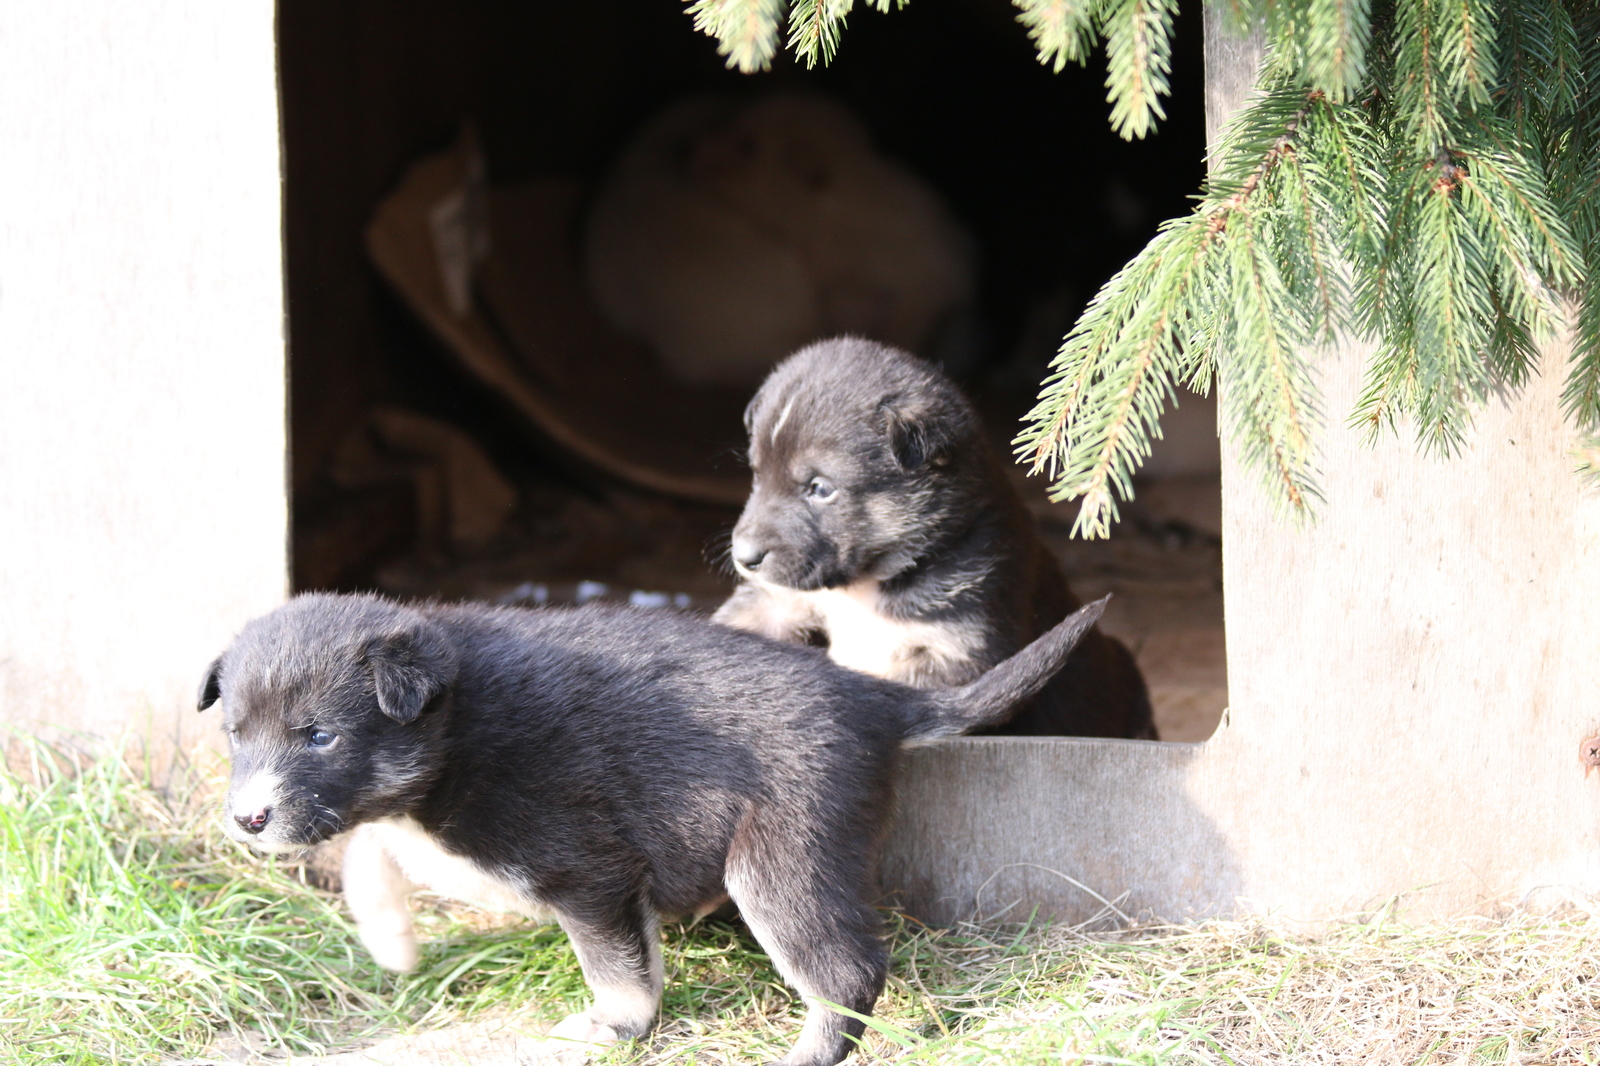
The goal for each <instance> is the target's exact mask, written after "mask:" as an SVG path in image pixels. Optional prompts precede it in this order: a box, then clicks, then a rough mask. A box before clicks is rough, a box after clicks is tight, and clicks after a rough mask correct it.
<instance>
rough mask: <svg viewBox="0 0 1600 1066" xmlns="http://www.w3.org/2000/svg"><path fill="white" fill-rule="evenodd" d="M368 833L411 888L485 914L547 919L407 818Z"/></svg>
mask: <svg viewBox="0 0 1600 1066" xmlns="http://www.w3.org/2000/svg"><path fill="white" fill-rule="evenodd" d="M369 831H370V832H371V833H372V834H373V835H374V836H375V837H376V838H377V840H378V842H379V843H380V844H381V845H382V847H383V850H384V851H386V852H388V853H389V856H390V857H391V858H393V859H394V862H395V865H396V866H398V867H400V869H401V871H402V872H403V873H404V874H405V875H406V879H407V880H409V881H411V882H412V883H413V884H415V885H419V886H421V887H423V888H427V889H430V890H432V891H434V892H437V893H438V894H439V895H441V896H447V897H449V898H450V899H455V900H460V901H461V902H463V903H470V904H472V905H473V906H475V907H479V908H481V909H483V910H487V911H497V912H499V913H501V914H520V915H522V916H523V917H526V918H543V917H547V916H548V913H549V912H548V911H546V910H545V909H544V908H542V907H540V906H539V904H538V903H537V902H536V901H534V900H533V899H531V898H529V896H528V895H527V894H525V893H524V892H522V891H521V890H520V889H519V888H518V886H516V885H514V884H512V883H511V882H509V881H507V880H505V879H503V878H501V877H497V876H496V875H495V874H493V873H492V872H490V871H488V870H485V869H484V868H483V867H481V866H479V865H478V864H477V863H475V862H473V861H472V860H471V859H467V858H463V857H462V856H460V855H452V854H450V853H449V852H448V851H445V850H444V849H443V848H442V847H440V846H439V844H438V843H437V842H436V841H435V840H434V839H433V837H432V836H431V835H430V834H429V833H428V831H427V830H426V829H423V828H422V826H420V825H418V824H417V823H416V822H415V821H413V820H412V819H410V818H388V819H384V820H383V821H379V822H373V823H370V826H369Z"/></svg>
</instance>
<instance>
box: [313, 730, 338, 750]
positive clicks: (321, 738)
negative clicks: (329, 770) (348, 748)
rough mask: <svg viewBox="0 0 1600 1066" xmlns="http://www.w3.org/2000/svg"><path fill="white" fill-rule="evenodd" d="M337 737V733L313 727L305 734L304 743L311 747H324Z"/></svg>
mask: <svg viewBox="0 0 1600 1066" xmlns="http://www.w3.org/2000/svg"><path fill="white" fill-rule="evenodd" d="M338 739H339V734H337V733H330V732H329V731H328V730H326V729H313V730H312V731H311V732H310V733H307V734H306V743H307V744H308V745H310V746H311V747H313V748H325V747H327V746H328V745H329V744H332V743H333V742H334V741H336V740H338Z"/></svg>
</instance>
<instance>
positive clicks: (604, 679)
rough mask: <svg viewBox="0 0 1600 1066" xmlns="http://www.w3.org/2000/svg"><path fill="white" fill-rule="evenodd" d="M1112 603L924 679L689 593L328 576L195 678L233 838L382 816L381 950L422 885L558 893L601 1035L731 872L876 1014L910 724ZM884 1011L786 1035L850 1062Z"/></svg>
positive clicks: (573, 1024) (375, 899)
mask: <svg viewBox="0 0 1600 1066" xmlns="http://www.w3.org/2000/svg"><path fill="white" fill-rule="evenodd" d="M1102 609H1103V604H1102V603H1096V604H1092V605H1090V606H1089V607H1087V608H1085V609H1083V610H1082V611H1080V612H1078V613H1077V614H1076V615H1074V616H1073V617H1072V618H1070V619H1068V620H1067V621H1065V622H1063V623H1062V624H1061V625H1059V626H1057V627H1056V628H1054V629H1052V630H1051V631H1050V632H1049V633H1047V634H1045V635H1044V636H1043V637H1042V638H1040V639H1039V640H1038V641H1036V642H1035V643H1033V644H1032V645H1030V646H1028V647H1027V648H1025V649H1024V650H1022V651H1021V652H1019V653H1018V654H1017V655H1015V656H1014V657H1012V658H1011V659H1009V660H1007V661H1005V662H1003V663H1001V664H1000V665H998V666H996V667H995V668H994V669H993V670H990V671H989V672H988V673H986V674H984V675H982V676H981V677H978V678H977V679H976V680H975V681H973V682H972V683H971V684H969V685H967V686H965V687H963V688H958V689H950V690H941V691H919V690H915V689H910V688H907V687H905V686H902V685H897V684H894V683H892V682H889V681H884V680H880V679H878V678H873V677H868V676H866V675H864V674H859V673H856V672H853V671H849V670H843V669H840V668H839V667H837V666H834V665H833V664H832V663H830V662H829V661H828V660H827V657H826V656H824V655H823V654H821V653H820V652H818V651H817V650H815V649H813V648H806V647H801V646H798V645H792V644H780V643H776V642H772V641H768V640H766V639H764V638H762V637H759V636H756V635H754V634H749V633H739V632H736V631H734V630H731V629H727V628H725V627H723V626H718V625H713V624H712V623H710V622H709V621H705V620H702V619H697V618H692V617H688V616H683V615H677V614H671V613H667V612H652V611H642V610H630V609H626V608H611V607H600V606H596V605H591V606H588V607H583V608H578V609H575V610H574V609H556V608H550V609H544V610H522V609H517V608H505V607H501V608H492V607H487V606H476V605H454V606H446V605H437V604H432V605H425V606H418V607H405V606H401V605H399V604H396V603H392V602H390V601H388V600H384V599H380V598H378V597H374V596H335V595H320V594H319V595H307V596H301V597H299V598H297V599H295V600H292V601H290V602H289V603H288V604H287V605H285V606H284V607H281V608H279V609H278V610H276V611H274V612H272V613H271V614H268V615H266V616H265V617H263V618H260V619H258V620H256V621H254V622H251V623H250V624H249V625H247V626H246V627H245V628H244V630H243V631H242V632H241V633H240V634H239V636H238V637H237V638H236V639H235V640H234V642H233V644H232V645H231V646H230V647H229V648H228V650H227V651H225V652H224V653H223V654H222V655H221V656H220V657H219V658H218V659H217V660H216V661H215V662H213V663H212V664H211V667H210V669H209V670H208V671H207V673H206V676H205V679H204V681H203V682H202V684H201V687H200V700H199V705H200V709H201V710H204V709H206V708H207V707H209V706H211V705H212V704H214V703H217V702H219V701H220V702H221V704H222V710H223V728H224V730H225V731H226V733H227V736H228V741H229V746H230V750H231V753H232V761H233V769H232V783H231V785H230V788H229V791H228V799H227V811H226V814H225V816H224V825H225V826H226V828H227V830H228V832H229V833H230V834H231V835H232V836H233V837H234V838H235V839H237V840H241V841H243V842H245V843H247V844H250V845H252V846H254V847H256V848H259V849H262V850H264V851H286V850H293V849H298V848H303V847H306V846H308V845H311V844H315V843H317V842H318V841H321V840H324V839H326V838H328V837H330V836H332V835H333V834H335V833H338V832H340V831H342V830H345V829H350V828H355V827H360V828H358V829H357V832H356V835H355V837H354V838H353V839H352V840H351V842H350V846H349V850H348V852H347V855H346V859H345V897H346V899H347V901H348V902H349V904H350V909H351V911H352V912H353V914H354V916H355V919H356V924H357V928H358V929H359V931H360V934H361V938H362V940H363V942H364V943H365V944H366V945H367V947H368V949H369V950H370V951H371V952H372V954H373V956H374V958H375V959H376V960H377V961H378V962H379V963H380V964H381V965H383V966H386V967H389V968H391V969H397V970H406V969H409V968H411V967H412V966H413V965H415V962H416V946H415V942H414V939H413V936H412V929H411V921H410V918H409V917H408V915H407V911H406V905H405V896H406V894H407V893H408V892H409V891H410V889H411V888H412V887H413V886H414V885H424V886H428V887H430V888H433V889H435V890H437V891H439V892H440V893H442V894H445V895H449V896H453V897H457V898H460V899H464V900H467V901H470V902H477V903H481V904H484V905H487V906H490V907H493V908H497V909H501V910H505V911H510V912H514V913H519V914H525V915H529V916H539V915H550V916H553V917H554V918H555V920H556V921H558V922H560V923H561V926H562V928H563V929H565V930H566V931H567V934H568V936H569V937H570V938H571V940H572V946H573V949H574V950H575V952H576V953H577V956H578V961H579V963H580V964H581V965H582V967H583V973H584V978H585V979H586V980H587V982H588V984H589V987H590V989H591V991H592V992H593V993H594V1003H593V1006H591V1007H590V1009H589V1010H587V1011H585V1012H583V1013H581V1014H576V1015H573V1016H571V1017H569V1018H567V1019H565V1020H564V1021H562V1022H561V1023H560V1024H559V1025H557V1026H556V1028H555V1030H554V1031H553V1033H552V1035H553V1036H554V1037H557V1038H565V1039H569V1040H576V1041H584V1042H589V1043H599V1044H606V1043H612V1042H615V1041H617V1040H621V1039H628V1038H632V1037H637V1036H640V1035H642V1034H643V1033H644V1032H645V1031H647V1030H648V1029H649V1028H650V1026H651V1024H652V1023H653V1022H654V1020H655V1015H656V1009H657V1004H658V1003H659V1001H660V996H661V985H662V968H661V953H660V946H659V939H658V932H657V929H658V922H659V920H660V917H661V916H663V915H688V914H696V913H704V912H707V911H709V910H711V909H712V908H714V907H716V906H717V905H719V904H720V903H721V902H723V901H724V900H726V899H729V898H730V897H731V898H732V900H733V902H734V903H736V904H737V905H738V907H739V911H740V913H741V914H742V915H743V917H744V920H745V922H746V923H747V924H748V925H749V927H750V929H751V931H752V932H753V933H754V934H755V935H756V938H757V939H758V940H760V942H761V944H762V946H763V947H764V948H766V950H767V952H768V954H769V955H770V956H771V957H772V961H773V963H774V965H775V966H776V967H777V968H778V971H779V973H781V974H782V975H783V977H784V978H785V980H787V981H788V982H789V983H790V984H792V985H793V986H794V987H795V988H797V989H798V990H799V991H800V992H801V994H802V995H804V996H806V997H808V998H809V999H811V1000H813V1001H816V1000H823V1001H826V1002H828V1003H834V1004H839V1005H842V1006H844V1007H847V1008H849V1009H851V1010H854V1011H856V1012H858V1013H860V1014H867V1013H870V1012H871V1010H872V1007H873V1004H874V1003H875V1002H876V1001H877V998H878V994H879V992H880V991H881V990H882V987H883V980H884V974H885V969H886V952H885V950H884V946H883V944H882V941H881V929H880V922H879V919H878V915H877V912H876V911H874V910H873V908H872V906H871V901H872V900H873V898H874V888H875V886H874V884H873V880H874V865H875V861H876V856H877V852H878V844H879V841H880V838H881V837H882V834H883V830H884V822H885V818H886V816H887V812H888V809H889V804H890V793H891V789H892V785H893V782H894V774H895V769H896V765H897V762H898V753H899V750H900V747H901V745H903V744H907V743H912V742H917V741H924V740H928V739H931V738H935V737H942V736H950V735H952V734H956V733H961V732H964V731H966V730H969V729H971V728H973V727H978V726H983V725H987V724H989V723H991V722H995V721H998V720H1000V719H1002V718H1004V717H1005V716H1006V715H1007V714H1008V713H1010V711H1011V709H1012V708H1013V707H1014V706H1015V705H1016V704H1017V703H1018V702H1020V701H1022V700H1024V699H1027V698H1028V697H1029V696H1031V695H1032V694H1033V693H1035V692H1036V691H1038V689H1039V687H1040V686H1041V685H1043V684H1044V682H1045V681H1046V680H1047V679H1048V678H1049V677H1050V675H1051V674H1052V673H1053V672H1054V671H1055V670H1056V669H1057V668H1059V667H1060V665H1061V664H1062V662H1064V661H1065V659H1066V657H1067V655H1068V654H1069V653H1070V652H1071V650H1072V647H1073V646H1074V645H1075V644H1076V643H1077V641H1078V640H1079V638H1081V637H1082V636H1083V634H1084V633H1085V632H1086V631H1087V630H1088V629H1089V628H1090V627H1091V626H1092V625H1093V624H1094V621H1095V619H1096V618H1098V617H1099V614H1100V611H1101V610H1102ZM862 1028H863V1026H862V1023H861V1022H859V1021H857V1020H855V1019H851V1018H847V1017H845V1016H844V1015H841V1014H838V1013H836V1012H834V1011H833V1010H831V1009H829V1008H827V1007H825V1006H823V1005H822V1004H820V1003H817V1002H813V1003H812V1005H811V1007H810V1010H809V1012H808V1014H807V1015H806V1022H805V1027H804V1030H803V1031H802V1033H801V1036H800V1039H799V1042H798V1043H797V1044H796V1045H795V1047H794V1050H793V1051H791V1052H790V1054H789V1055H788V1056H787V1057H786V1058H784V1059H783V1060H782V1061H783V1062H784V1063H786V1064H790V1066H829V1064H832V1063H835V1062H838V1061H839V1060H840V1059H842V1058H844V1056H845V1055H846V1054H847V1053H848V1052H849V1051H850V1049H851V1046H852V1045H851V1039H852V1038H854V1037H858V1036H859V1035H860V1034H861V1032H862Z"/></svg>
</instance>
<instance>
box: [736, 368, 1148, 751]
mask: <svg viewBox="0 0 1600 1066" xmlns="http://www.w3.org/2000/svg"><path fill="white" fill-rule="evenodd" d="M745 428H746V429H748V430H749V432H750V450H749V455H750V468H751V471H752V473H753V474H754V482H753V485H752V488H751V492H750V499H749V501H748V502H747V503H746V504H745V507H744V513H743V514H742V515H740V517H739V523H738V525H737V526H735V527H734V531H733V545H732V557H733V565H734V569H735V570H736V571H737V572H738V574H739V576H740V577H741V578H743V584H741V585H740V586H739V588H738V589H736V590H735V591H734V593H733V595H732V596H730V597H729V598H728V601H727V602H726V603H724V604H723V605H722V607H721V608H719V609H718V611H717V613H716V615H715V619H716V620H717V621H719V622H722V623H724V624H727V625H730V626H734V627H736V628H739V629H747V630H751V631H752V632H756V633H761V634H763V635H765V636H769V637H773V638H774V639H777V640H784V641H793V642H800V643H815V644H822V645H825V646H826V647H827V648H828V654H829V656H830V657H831V658H832V659H833V661H834V662H836V663H839V664H840V665H841V666H848V667H851V668H853V669H856V670H860V671H863V672H865V673H868V674H873V675H875V676H877V677H886V678H889V679H891V680H894V681H901V682H904V683H906V684H908V685H915V686H917V687H919V688H942V687H947V686H951V685H962V684H965V683H967V682H969V681H971V680H972V679H973V678H975V677H977V676H978V675H980V674H981V673H983V671H984V670H987V669H988V668H989V667H991V666H993V665H994V664H995V663H997V662H999V661H1000V660H1002V659H1004V658H1005V657H1006V656H1008V655H1010V654H1012V653H1013V652H1015V651H1016V650H1017V649H1018V648H1020V647H1022V646H1023V645H1025V644H1027V643H1028V642H1029V641H1031V640H1033V639H1034V638H1035V637H1037V636H1038V635H1039V634H1040V633H1043V632H1044V631H1046V630H1047V629H1049V628H1050V627H1051V626H1052V625H1054V624H1056V623H1057V622H1059V621H1060V620H1061V619H1063V618H1065V617H1066V616H1067V615H1068V614H1070V613H1071V612H1072V611H1074V610H1075V609H1076V608H1077V606H1078V602H1077V600H1076V599H1075V598H1074V597H1073V595H1072V591H1071V590H1070V589H1069V588H1068V587H1067V583H1066V581H1065V580H1064V579H1063V578H1062V576H1061V571H1060V570H1059V569H1058V568H1057V566H1056V561H1055V559H1054V558H1053V557H1052V556H1051V554H1050V551H1049V549H1048V548H1046V547H1045V546H1044V544H1043V542H1042V541H1041V540H1040V539H1039V536H1038V534H1037V533H1036V532H1035V531H1034V528H1033V520H1032V517H1031V516H1030V515H1029V514H1028V510H1027V507H1026V506H1025V505H1024V504H1023V502H1022V499H1021V498H1020V497H1019V496H1018V495H1017V493H1016V491H1015V490H1014V489H1013V488H1012V487H1011V483H1010V482H1009V481H1008V480H1007V478H1006V472H1005V469H1004V468H1003V467H1002V465H1001V460H1000V458H999V457H998V456H996V455H995V454H994V452H993V450H992V449H991V448H990V447H989V446H988V443H987V442H986V441H985V439H984V436H983V434H982V432H981V430H980V427H979V425H978V419H977V416H976V415H975V414H974V413H973V411H972V407H971V405H970V404H968V403H967V401H966V399H965V397H963V396H962V395H961V393H960V391H959V390H958V389H957V388H956V387H955V385H954V383H952V382H951V381H950V380H949V379H948V378H946V377H945V376H944V375H943V374H941V373H940V372H939V371H938V370H936V369H935V368H934V367H932V366H930V365H929V364H927V363H925V362H923V361H922V360H920V359H917V358H916V357H914V356H911V355H908V354H907V353H905V352H901V351H898V350H896V349H893V348H888V347H885V346H883V345H881V344H876V343H874V342H872V341H867V340H860V339H857V338H849V337H847V338H842V339H839V340H831V341H824V342H822V343H820V344H814V345H812V346H810V347H808V348H804V349H801V350H800V351H799V352H798V353H796V354H795V355H793V356H791V357H789V359H787V360H785V361H784V362H783V363H781V364H779V366H778V367H777V368H776V369H774V370H773V371H772V373H771V375H769V376H768V378H767V380H766V382H765V383H764V384H763V385H762V386H761V389H760V391H758V392H757V393H756V395H755V398H754V399H753V400H751V401H750V406H749V408H748V409H747V410H746V412H745ZM993 731H994V732H1000V733H1017V734H1031V735H1053V734H1065V735H1072V736H1090V737H1135V738H1141V739H1148V740H1154V739H1156V730H1155V724H1154V722H1153V721H1152V720H1151V716H1150V699H1149V695H1148V694H1147V693H1146V691H1145V685H1144V678H1143V677H1142V676H1141V675H1140V673H1139V667H1138V665H1137V664H1136V663H1135V662H1134V660H1133V656H1132V655H1130V654H1129V653H1128V649H1127V648H1125V647H1123V646H1122V645H1121V644H1120V643H1118V642H1117V641H1115V640H1113V639H1112V638H1110V637H1107V636H1105V635H1104V634H1103V633H1101V632H1100V631H1099V630H1093V631H1091V632H1090V633H1088V634H1087V635H1086V636H1085V637H1084V639H1083V641H1082V643H1080V644H1079V645H1078V650H1077V651H1076V652H1075V653H1074V654H1073V656H1072V658H1071V659H1069V660H1068V661H1067V665H1066V668H1065V669H1063V670H1062V671H1061V673H1060V674H1059V675H1057V676H1056V678H1055V680H1054V681H1052V682H1051V683H1050V684H1049V685H1048V686H1046V687H1045V689H1044V691H1043V692H1042V693H1040V695H1039V696H1038V698H1037V699H1035V700H1033V701H1032V702H1031V703H1029V704H1028V705H1027V706H1025V707H1023V708H1022V709H1021V710H1019V711H1018V712H1017V714H1016V715H1015V716H1014V717H1013V718H1012V719H1011V720H1010V721H1008V722H1006V723H1005V724H1004V725H1003V726H1000V727H999V728H997V729H995V730H993Z"/></svg>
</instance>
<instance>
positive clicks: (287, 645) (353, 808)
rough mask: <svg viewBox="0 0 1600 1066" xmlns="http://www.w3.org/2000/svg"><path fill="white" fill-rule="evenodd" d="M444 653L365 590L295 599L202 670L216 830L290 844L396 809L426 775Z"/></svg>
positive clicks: (434, 637)
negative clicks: (213, 733)
mask: <svg viewBox="0 0 1600 1066" xmlns="http://www.w3.org/2000/svg"><path fill="white" fill-rule="evenodd" d="M455 673H456V655H455V649H454V648H453V646H452V645H451V644H450V642H449V640H448V639H447V637H446V636H445V635H444V634H443V633H442V632H441V631H440V630H439V629H438V628H437V627H435V626H434V625H433V624H431V623H430V622H429V621H428V620H427V619H426V618H424V617H423V616H422V615H421V614H419V613H418V612H416V611H412V610H408V609H406V608H404V607H400V606H398V605H396V604H392V603H389V602H387V601H385V600H381V599H378V598H377V597H371V596H330V595H308V596H301V597H298V598H296V599H294V600H292V601H290V602H289V603H288V604H286V605H284V606H283V607H280V608H279V609H277V610H276V611H273V612H272V613H271V614H268V615H266V616H265V617H262V618H258V619H256V620H255V621H253V622H251V623H250V624H249V625H247V626H245V628H244V630H243V631H242V632H241V633H240V634H239V636H238V637H237V638H236V639H235V640H234V642H233V644H232V645H230V646H229V648H228V650H227V651H225V652H223V653H222V655H220V656H219V657H218V658H217V659H216V661H215V662H213V663H212V664H211V666H210V668H209V669H208V670H207V671H206V675H205V678H204V680H203V681H202V682H201V683H200V700H199V706H200V709H201V710H202V711H203V710H205V709H206V708H208V707H210V706H211V705H212V704H214V703H218V702H220V703H221V704H222V727H223V730H224V731H225V732H226V733H227V735H228V747H229V752H230V755H231V758H232V762H233V776H232V781H231V784H230V785H229V788H228V800H227V807H226V810H225V811H224V813H223V826H224V828H225V829H226V830H227V832H228V834H229V835H230V836H232V837H233V838H234V839H235V840H240V841H243V842H244V843H246V844H249V845H251V846H252V847H255V848H259V849H260V850H262V851H289V850H293V849H296V848H302V847H306V846H309V845H311V844H315V843H318V842H319V841H321V840H325V839H326V838H328V837H330V836H332V835H333V834H335V833H337V832H339V831H340V830H343V829H346V828H349V827H350V826H353V825H356V824H358V823H360V822H364V821H369V820H371V819H374V818H381V817H385V816H387V815H392V814H401V813H404V812H405V810H406V809H407V806H408V805H409V804H410V803H411V802H413V801H414V800H415V798H416V797H417V796H418V795H419V794H420V793H421V792H422V791H423V790H425V789H426V788H427V786H428V785H429V783H430V782H431V781H432V779H433V776H434V774H435V773H436V771H437V767H436V761H435V759H436V757H435V754H434V751H435V744H436V737H437V736H438V734H439V732H440V727H441V725H442V721H441V720H442V718H443V717H444V715H445V714H446V713H447V711H446V708H445V706H444V705H445V704H447V703H448V701H449V697H450V691H451V688H452V686H453V684H454V681H455Z"/></svg>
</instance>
